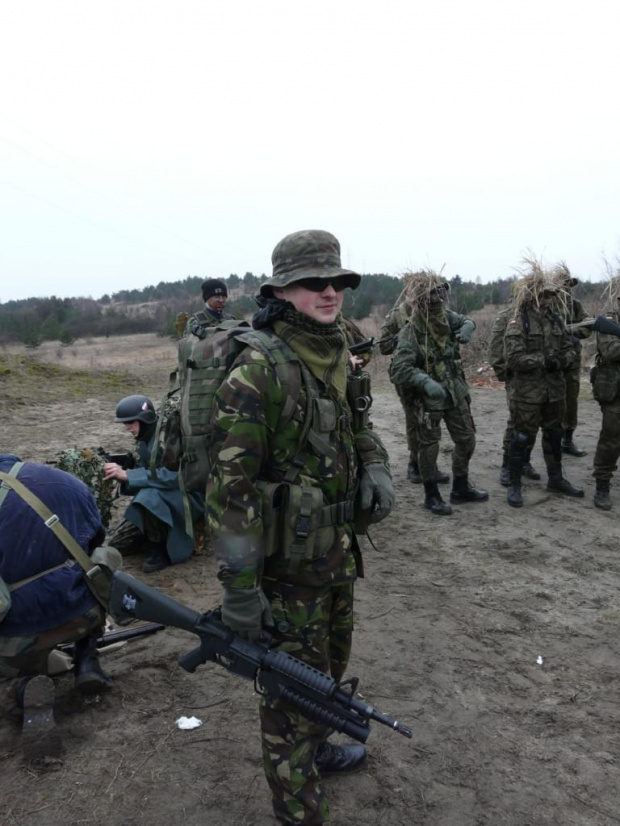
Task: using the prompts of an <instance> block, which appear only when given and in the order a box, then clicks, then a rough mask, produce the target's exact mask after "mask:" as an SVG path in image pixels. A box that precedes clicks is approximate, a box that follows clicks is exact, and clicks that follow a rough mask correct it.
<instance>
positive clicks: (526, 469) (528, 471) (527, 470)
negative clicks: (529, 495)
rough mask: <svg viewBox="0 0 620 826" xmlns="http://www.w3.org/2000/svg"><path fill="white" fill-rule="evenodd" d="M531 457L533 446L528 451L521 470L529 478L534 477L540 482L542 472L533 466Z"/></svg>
mask: <svg viewBox="0 0 620 826" xmlns="http://www.w3.org/2000/svg"><path fill="white" fill-rule="evenodd" d="M531 458H532V448H531V447H530V448H529V449H528V450H527V451H526V455H525V462H524V463H523V468H522V470H521V472H522V473H523V475H524V476H527V478H528V479H533V480H534V481H535V482H538V481H539V479H540V473H539V472H538V471H537V470H536V469H535V468H534V467H533V466H532V462H531Z"/></svg>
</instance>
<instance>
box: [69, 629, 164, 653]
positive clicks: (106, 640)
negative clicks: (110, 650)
mask: <svg viewBox="0 0 620 826" xmlns="http://www.w3.org/2000/svg"><path fill="white" fill-rule="evenodd" d="M165 627H166V626H165V625H163V624H162V623H161V622H145V623H143V624H142V625H136V626H134V627H133V628H124V629H122V630H121V631H110V632H109V633H108V634H104V635H103V636H101V637H97V648H107V647H108V646H109V645H114V643H117V642H125V640H135V639H136V638H137V637H146V636H147V635H148V634H155V633H157V631H163V630H164V628H165ZM74 647H75V643H74V642H63V643H60V644H59V645H57V646H56V648H57V649H58V650H59V651H67V652H69V653H70V652H71V651H73V649H74Z"/></svg>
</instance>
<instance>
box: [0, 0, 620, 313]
mask: <svg viewBox="0 0 620 826" xmlns="http://www.w3.org/2000/svg"><path fill="white" fill-rule="evenodd" d="M619 24H620V3H618V0H587V2H584V0H518V2H515V0H415V1H414V0H377V1H376V2H367V0H355V2H352V1H351V2H349V1H348V0H347V1H346V2H345V0H329V2H325V1H324V0H311V1H310V0H200V1H198V0H174V2H172V0H165V1H164V0H148V1H147V0H105V2H94V1H93V2H90V1H89V0H54V2H51V0H19V1H18V2H16V0H0V78H1V80H0V89H1V94H0V166H1V171H0V301H2V302H4V301H7V300H10V299H13V298H25V297H30V296H43V295H57V296H63V297H64V296H76V295H91V296H93V297H94V298H98V297H100V296H101V295H103V294H104V293H112V292H115V291H117V290H120V289H125V288H134V287H143V286H146V285H148V284H156V283H158V282H159V281H175V280H177V279H179V278H184V277H185V276H187V275H199V276H205V277H207V276H208V277H213V276H227V275H229V274H230V273H232V272H236V273H238V274H239V275H243V274H244V273H245V272H246V271H251V272H254V273H255V274H261V273H263V272H265V273H269V272H270V256H271V250H272V249H273V247H274V246H275V244H276V243H277V242H278V241H279V239H280V238H281V237H283V236H284V235H286V234H288V233H289V232H293V231H295V230H298V229H307V228H318V229H326V230H329V231H331V232H333V233H334V234H335V235H337V236H338V238H339V239H340V242H341V245H342V253H343V261H344V263H345V264H346V265H347V266H349V267H351V268H354V269H358V270H359V271H361V272H387V273H390V274H394V275H396V274H399V273H401V272H402V271H403V270H405V269H409V268H413V269H416V268H419V267H422V266H424V267H432V268H436V269H438V268H440V267H441V266H442V265H444V264H445V270H444V272H445V274H446V275H448V276H452V275H455V274H456V273H459V274H460V275H461V276H462V277H463V278H466V279H474V278H476V277H477V276H479V277H480V278H481V279H482V280H483V281H487V280H492V279H493V278H497V277H505V276H507V275H511V274H513V273H514V268H515V267H517V266H518V265H519V262H520V259H521V258H522V256H523V254H524V253H526V251H527V250H528V249H531V250H532V251H534V253H535V254H536V255H538V256H542V257H543V258H544V260H545V261H547V262H549V263H554V262H556V261H558V260H560V259H564V260H566V262H567V263H568V265H569V267H570V268H571V269H572V271H573V273H574V274H575V275H577V276H579V277H581V278H586V279H587V278H591V279H594V280H598V279H600V278H602V277H603V271H604V268H603V257H604V256H605V257H606V258H607V259H608V260H611V261H615V260H616V257H617V256H618V254H620V164H619V154H620V141H619V134H620V129H619V126H620V123H619V121H620V114H619V112H620V107H619V106H618V86H619V81H620V49H619V48H618V42H617V41H618V30H619Z"/></svg>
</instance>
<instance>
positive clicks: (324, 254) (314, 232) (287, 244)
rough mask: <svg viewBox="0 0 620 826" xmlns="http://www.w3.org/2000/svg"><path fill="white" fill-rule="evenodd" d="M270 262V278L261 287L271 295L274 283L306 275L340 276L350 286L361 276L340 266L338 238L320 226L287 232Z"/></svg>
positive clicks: (281, 284)
mask: <svg viewBox="0 0 620 826" xmlns="http://www.w3.org/2000/svg"><path fill="white" fill-rule="evenodd" d="M271 263H272V265H273V274H272V278H271V280H270V281H266V282H265V283H264V284H261V288H260V294H261V295H262V296H263V297H264V298H272V297H273V287H287V286H288V285H289V284H294V283H295V282H296V281H303V280H304V279H305V278H325V279H330V278H343V279H346V282H347V284H346V286H347V287H351V288H352V289H353V290H354V289H355V288H356V287H359V283H360V281H361V279H362V276H361V275H359V273H356V272H353V271H352V270H345V269H343V268H342V266H341V261H340V243H339V242H338V239H337V238H336V236H335V235H332V234H331V232H325V230H322V229H304V230H301V231H300V232H293V233H291V234H290V235H287V236H286V237H285V238H283V239H282V240H281V241H280V243H279V244H276V246H275V248H274V250H273V252H272V254H271Z"/></svg>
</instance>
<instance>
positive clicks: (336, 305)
mask: <svg viewBox="0 0 620 826" xmlns="http://www.w3.org/2000/svg"><path fill="white" fill-rule="evenodd" d="M325 283H326V286H325V288H324V289H323V290H321V292H315V291H314V290H309V289H307V288H306V287H304V286H303V283H302V282H298V283H296V284H290V285H289V286H288V287H281V288H278V287H274V290H273V292H274V295H275V296H276V298H281V299H282V300H283V301H290V302H291V304H292V305H293V307H295V309H296V310H297V311H298V312H299V313H304V315H307V316H309V317H310V318H311V319H312V320H313V321H317V322H318V323H319V324H332V323H333V322H334V321H335V320H336V316H337V315H338V313H339V312H340V310H341V308H342V301H343V298H344V292H343V290H338V291H336V290H335V289H334V287H333V286H332V284H331V282H330V281H326V282H325Z"/></svg>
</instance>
